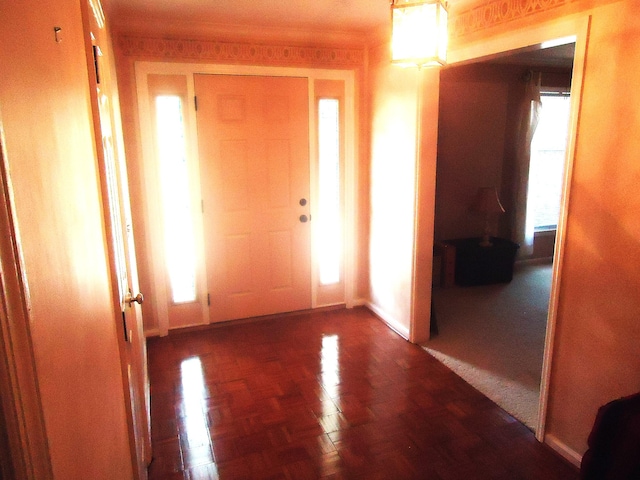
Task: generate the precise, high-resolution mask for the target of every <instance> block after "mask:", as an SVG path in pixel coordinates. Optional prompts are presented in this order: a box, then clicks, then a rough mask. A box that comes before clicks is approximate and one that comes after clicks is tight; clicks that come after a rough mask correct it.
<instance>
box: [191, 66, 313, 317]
mask: <svg viewBox="0 0 640 480" xmlns="http://www.w3.org/2000/svg"><path fill="white" fill-rule="evenodd" d="M195 91H196V97H197V106H198V110H197V122H198V150H199V159H200V175H201V182H202V184H201V187H202V196H203V215H204V222H203V223H204V234H205V250H206V265H207V282H208V287H209V294H210V309H209V311H210V320H211V321H212V322H215V321H221V320H229V319H237V318H247V317H255V316H260V315H268V314H273V313H280V312H288V311H295V310H302V309H308V308H311V273H310V272H311V260H310V258H311V242H310V227H309V220H310V216H309V203H308V202H309V140H308V136H309V128H308V123H309V104H308V102H309V100H308V85H307V79H306V78H289V77H257V76H231V75H196V76H195Z"/></svg>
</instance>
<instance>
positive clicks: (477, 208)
mask: <svg viewBox="0 0 640 480" xmlns="http://www.w3.org/2000/svg"><path fill="white" fill-rule="evenodd" d="M471 210H472V211H474V212H478V213H481V214H483V215H484V234H483V236H482V240H481V242H480V246H482V247H490V246H491V245H493V244H492V243H491V236H490V233H491V227H490V225H489V220H490V219H491V216H492V215H498V214H501V213H504V208H503V207H502V204H501V203H500V199H499V198H498V191H497V189H496V187H480V188H479V189H478V193H476V196H475V199H474V201H473V204H472V205H471Z"/></svg>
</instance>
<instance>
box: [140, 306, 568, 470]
mask: <svg viewBox="0 0 640 480" xmlns="http://www.w3.org/2000/svg"><path fill="white" fill-rule="evenodd" d="M148 354H149V375H150V380H151V421H152V442H153V453H154V459H153V461H152V463H151V465H150V467H149V478H150V479H151V480H155V479H189V480H196V479H216V478H220V479H223V480H226V479H280V478H283V479H319V478H326V479H330V478H333V479H342V478H356V479H434V480H472V479H492V480H495V479H505V480H507V479H508V480H514V479H545V480H553V479H562V480H570V479H576V478H578V472H577V470H576V469H575V468H574V467H573V466H570V465H569V464H567V463H566V462H565V461H564V460H562V459H560V458H559V457H558V456H557V455H556V454H555V453H554V452H552V451H551V450H549V449H548V448H547V447H546V446H544V445H542V444H540V443H538V442H537V441H536V440H535V438H534V436H533V434H532V433H531V431H529V430H528V429H527V428H526V427H524V426H523V425H522V424H521V423H519V422H518V421H516V420H515V419H514V418H512V417H511V416H509V415H508V414H507V413H505V412H504V411H503V410H501V409H500V408H499V407H497V406H496V405H495V404H494V403H492V402H491V401H489V400H488V399H487V398H486V397H484V396H483V395H481V394H480V393H478V392H477V391H476V390H475V389H473V388H472V387H471V386H469V385H468V384H467V383H465V382H464V381H463V380H461V379H460V378H459V377H457V376H456V375H455V374H453V373H452V372H451V371H450V370H448V369H447V368H446V367H444V366H443V365H441V364H440V363H439V362H438V361H436V360H435V359H434V358H432V357H431V356H430V355H428V354H427V353H426V352H425V351H423V350H422V349H421V348H419V347H417V346H415V345H412V344H410V343H408V342H406V341H404V340H403V339H402V338H400V337H399V336H398V335H396V334H395V333H394V332H392V331H391V330H390V329H389V328H388V327H387V326H386V325H385V324H384V323H382V322H381V321H379V320H378V319H377V318H375V317H374V316H373V315H372V314H371V313H370V312H369V311H368V310H366V309H354V310H336V311H331V312H317V313H309V314H300V315H294V316H284V317H281V318H272V319H269V320H260V321H255V322H250V323H243V324H235V325H227V326H216V327H209V328H207V329H205V330H196V331H191V332H187V333H171V334H170V335H169V336H168V337H164V338H151V339H149V342H148Z"/></svg>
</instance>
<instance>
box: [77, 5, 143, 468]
mask: <svg viewBox="0 0 640 480" xmlns="http://www.w3.org/2000/svg"><path fill="white" fill-rule="evenodd" d="M89 28H90V31H91V35H90V38H91V39H92V45H91V47H92V49H91V50H92V52H93V66H94V68H95V73H96V76H95V77H92V87H94V88H93V90H94V92H92V100H93V102H94V104H93V108H94V128H95V135H96V150H97V152H96V153H97V157H98V163H99V168H100V177H101V178H100V180H101V188H102V191H103V195H102V201H103V211H104V218H105V227H106V234H107V245H108V251H109V262H110V269H111V277H112V287H113V295H114V304H115V307H116V308H115V312H116V318H115V319H114V320H115V321H116V322H118V323H120V325H118V331H119V332H122V333H121V338H120V341H119V347H120V358H121V362H122V373H123V375H124V376H125V378H126V383H127V387H128V388H127V390H128V391H127V392H126V396H127V397H128V405H127V411H128V416H129V418H128V421H129V428H130V430H131V431H130V444H131V448H132V450H133V452H132V457H133V462H134V465H133V468H134V478H139V479H142V478H146V466H147V464H148V463H149V462H150V461H151V431H150V417H149V414H150V408H149V390H148V386H149V382H148V372H147V360H146V358H147V353H146V343H145V337H144V332H143V325H142V312H141V309H140V303H142V296H140V297H139V300H138V301H137V302H136V301H133V300H132V299H133V298H134V297H135V296H136V295H137V294H138V293H139V290H138V289H139V286H138V274H137V267H136V259H135V253H134V249H135V247H134V244H133V232H132V220H131V208H130V200H129V190H128V186H127V185H128V183H127V177H126V165H125V163H124V157H123V156H122V155H119V154H117V153H116V145H117V144H116V142H117V141H118V135H117V130H116V128H117V127H116V118H117V116H116V114H115V113H114V109H115V107H114V102H113V101H112V97H113V95H114V88H113V83H112V78H111V67H110V65H109V63H108V59H109V57H108V56H107V55H108V54H110V48H109V44H108V41H107V39H106V34H105V31H104V28H103V27H101V26H99V25H98V23H97V22H96V19H95V18H94V17H90V18H89Z"/></svg>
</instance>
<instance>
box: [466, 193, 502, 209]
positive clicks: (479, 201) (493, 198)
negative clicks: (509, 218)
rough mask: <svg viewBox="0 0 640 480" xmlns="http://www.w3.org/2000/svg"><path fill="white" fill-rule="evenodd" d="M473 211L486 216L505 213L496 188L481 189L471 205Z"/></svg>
mask: <svg viewBox="0 0 640 480" xmlns="http://www.w3.org/2000/svg"><path fill="white" fill-rule="evenodd" d="M471 210H473V211H474V212H479V213H484V214H490V213H504V208H503V206H502V204H501V203H500V199H499V198H498V191H497V190H496V187H481V188H479V189H478V193H476V196H475V199H474V201H473V204H472V205H471Z"/></svg>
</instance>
